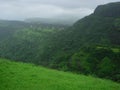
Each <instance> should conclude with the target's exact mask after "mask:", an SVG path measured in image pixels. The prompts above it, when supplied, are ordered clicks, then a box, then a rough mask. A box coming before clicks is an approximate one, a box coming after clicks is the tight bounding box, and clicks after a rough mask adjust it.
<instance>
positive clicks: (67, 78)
mask: <svg viewBox="0 0 120 90" xmlns="http://www.w3.org/2000/svg"><path fill="white" fill-rule="evenodd" d="M119 89H120V84H117V83H115V82H112V81H109V80H102V79H99V78H93V77H91V76H84V75H77V74H72V73H68V72H61V71H57V70H51V69H46V68H43V67H41V66H35V65H33V64H25V63H20V62H19V63H18V62H11V61H8V60H5V59H0V90H119Z"/></svg>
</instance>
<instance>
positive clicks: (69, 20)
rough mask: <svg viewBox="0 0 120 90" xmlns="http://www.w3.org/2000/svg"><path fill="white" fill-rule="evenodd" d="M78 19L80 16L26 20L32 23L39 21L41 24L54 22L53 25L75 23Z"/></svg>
mask: <svg viewBox="0 0 120 90" xmlns="http://www.w3.org/2000/svg"><path fill="white" fill-rule="evenodd" d="M77 20H78V18H73V17H72V18H67V17H66V18H65V17H64V18H61V17H55V18H28V19H26V20H25V21H26V22H31V23H39V24H52V25H73V23H75V22H76V21H77Z"/></svg>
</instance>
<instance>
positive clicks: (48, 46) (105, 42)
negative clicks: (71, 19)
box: [0, 2, 120, 81]
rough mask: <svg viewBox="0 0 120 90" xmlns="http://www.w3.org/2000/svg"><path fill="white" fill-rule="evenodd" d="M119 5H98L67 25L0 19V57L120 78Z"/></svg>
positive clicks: (103, 76)
mask: <svg viewBox="0 0 120 90" xmlns="http://www.w3.org/2000/svg"><path fill="white" fill-rule="evenodd" d="M119 8H120V2H116V3H110V4H106V5H100V6H98V7H97V8H96V9H95V12H94V13H93V14H91V15H89V16H86V17H84V18H83V19H81V20H78V21H77V22H76V23H75V24H74V25H73V26H71V27H68V28H66V27H65V26H59V25H58V26H56V25H55V26H54V25H53V26H49V25H41V24H36V23H25V22H22V23H21V24H19V23H18V24H17V25H16V23H15V24H13V26H12V25H9V23H6V22H5V23H4V21H1V22H2V23H4V24H3V25H2V24H0V37H1V38H2V39H0V57H2V58H9V59H13V60H16V61H23V62H31V63H35V64H38V65H43V66H46V67H50V68H55V69H59V70H64V71H72V72H76V73H83V74H91V75H94V76H98V77H102V78H107V79H112V80H115V81H120V69H119V68H120V65H119V64H120V9H119ZM2 35H3V36H2Z"/></svg>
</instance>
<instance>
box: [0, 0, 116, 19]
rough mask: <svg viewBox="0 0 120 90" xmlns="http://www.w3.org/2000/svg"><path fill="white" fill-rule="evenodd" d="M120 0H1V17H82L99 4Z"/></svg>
mask: <svg viewBox="0 0 120 90" xmlns="http://www.w3.org/2000/svg"><path fill="white" fill-rule="evenodd" d="M114 1H118V0H90V1H88V0H86V1H85V0H0V13H1V14H0V19H16V20H23V19H25V18H30V17H41V18H52V17H60V18H62V17H63V18H65V17H66V18H71V17H74V18H82V17H84V16H86V15H89V14H90V13H92V12H93V11H94V9H95V8H96V6H97V5H100V4H104V3H108V2H114Z"/></svg>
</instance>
